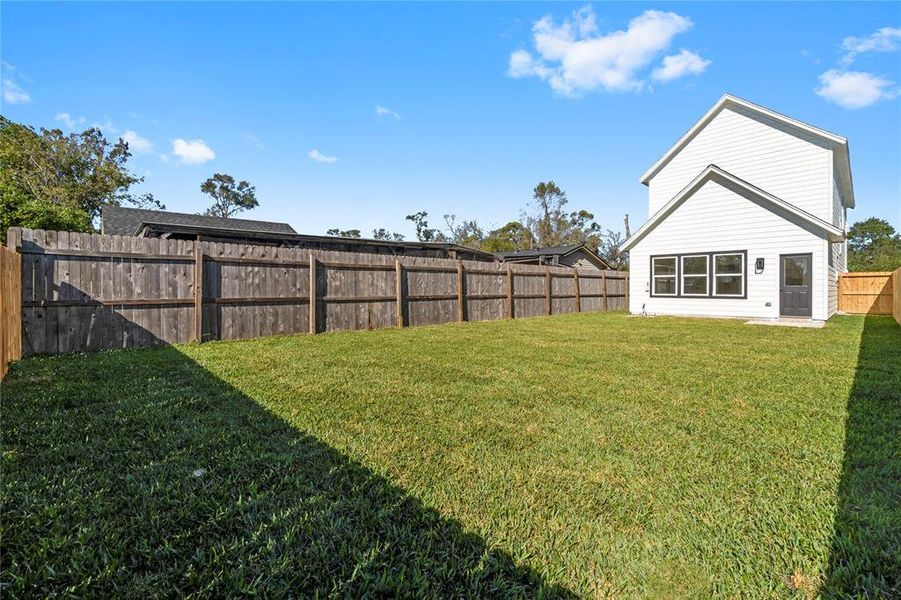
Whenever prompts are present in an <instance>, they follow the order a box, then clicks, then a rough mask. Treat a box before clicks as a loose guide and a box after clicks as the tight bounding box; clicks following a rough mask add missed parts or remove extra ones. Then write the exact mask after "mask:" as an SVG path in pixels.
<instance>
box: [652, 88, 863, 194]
mask: <svg viewBox="0 0 901 600" xmlns="http://www.w3.org/2000/svg"><path fill="white" fill-rule="evenodd" d="M729 106H739V107H742V108H744V109H746V110H748V111H751V112H755V113H757V114H760V115H763V116H765V117H769V118H770V119H773V120H775V121H778V122H780V123H783V124H785V125H788V126H789V127H794V128H796V129H799V130H801V131H804V132H806V133H808V134H810V135H813V136H815V137H817V138H819V139H822V140H824V141H826V142H828V143H830V144H832V145H833V149H834V151H835V161H834V163H835V168H836V170H837V171H838V174H839V185H840V189H841V191H842V198H843V201H844V204H845V206H847V207H848V208H854V185H853V182H852V179H851V158H850V155H849V153H848V140H847V139H845V138H843V137H842V136H840V135H836V134H834V133H830V132H829V131H826V130H824V129H820V128H819V127H814V126H813V125H809V124H807V123H804V122H803V121H798V120H797V119H793V118H791V117H788V116H786V115H783V114H781V113H778V112H776V111H774V110H770V109H768V108H765V107H763V106H760V105H758V104H754V103H753V102H748V101H747V100H744V99H742V98H739V97H737V96H733V95H731V94H723V97H722V98H720V99H719V100H717V102H716V104H714V105H713V106H712V107H711V108H710V110H708V111H707V112H706V113H704V116H703V117H701V118H700V120H699V121H698V122H697V123H695V124H694V125H692V127H691V129H689V130H688V131H687V132H685V134H684V135H683V136H682V137H680V138H679V139H678V141H676V143H675V144H673V146H672V147H671V148H670V149H669V150H667V151H666V154H664V155H663V156H661V157H660V159H659V160H657V162H655V163H654V164H653V165H651V167H650V168H649V169H648V170H647V171H645V172H644V173H642V175H641V178H640V179H639V181H641V183H643V184H645V185H647V184H648V182H649V181H650V180H651V178H652V177H654V175H656V174H657V172H658V171H660V169H662V168H663V167H664V165H666V163H668V162H669V160H670V159H671V158H672V157H673V156H675V155H676V154H677V153H678V152H679V151H680V150H682V148H684V147H685V146H686V144H688V142H690V141H691V140H692V139H693V138H694V137H695V136H696V135H697V134H698V133H699V132H700V131H701V130H702V129H703V128H704V127H706V126H707V124H708V123H710V121H712V120H713V118H714V117H715V116H716V115H717V114H719V113H720V111H721V110H723V109H724V108H727V107H729Z"/></svg>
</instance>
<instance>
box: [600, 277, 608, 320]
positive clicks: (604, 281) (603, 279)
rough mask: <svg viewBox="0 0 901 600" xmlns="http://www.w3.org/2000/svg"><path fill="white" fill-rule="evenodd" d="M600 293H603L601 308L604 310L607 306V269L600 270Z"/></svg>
mask: <svg viewBox="0 0 901 600" xmlns="http://www.w3.org/2000/svg"><path fill="white" fill-rule="evenodd" d="M601 294H603V304H602V305H601V310H604V311H606V310H607V308H608V307H609V305H608V303H607V271H601Z"/></svg>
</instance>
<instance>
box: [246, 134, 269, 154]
mask: <svg viewBox="0 0 901 600" xmlns="http://www.w3.org/2000/svg"><path fill="white" fill-rule="evenodd" d="M241 138H242V139H243V140H244V141H245V142H247V143H249V144H252V145H253V146H254V148H256V149H257V150H262V149H263V148H265V146H263V140H261V139H260V137H259V136H258V135H254V134H252V133H245V134H244V135H242V136H241Z"/></svg>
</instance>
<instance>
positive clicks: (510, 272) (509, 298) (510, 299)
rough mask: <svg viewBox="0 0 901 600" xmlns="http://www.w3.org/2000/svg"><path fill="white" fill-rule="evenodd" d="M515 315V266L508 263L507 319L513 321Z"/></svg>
mask: <svg viewBox="0 0 901 600" xmlns="http://www.w3.org/2000/svg"><path fill="white" fill-rule="evenodd" d="M513 315H514V312H513V265H512V264H510V263H507V318H508V319H512V318H513Z"/></svg>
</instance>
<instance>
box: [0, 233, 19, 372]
mask: <svg viewBox="0 0 901 600" xmlns="http://www.w3.org/2000/svg"><path fill="white" fill-rule="evenodd" d="M21 285H22V260H21V257H20V256H19V255H18V254H17V253H16V252H13V251H11V250H7V249H6V248H4V247H2V246H0V378H2V377H3V376H4V375H6V371H7V370H8V369H9V363H10V362H11V361H14V360H18V359H20V358H21V357H22V288H21Z"/></svg>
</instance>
